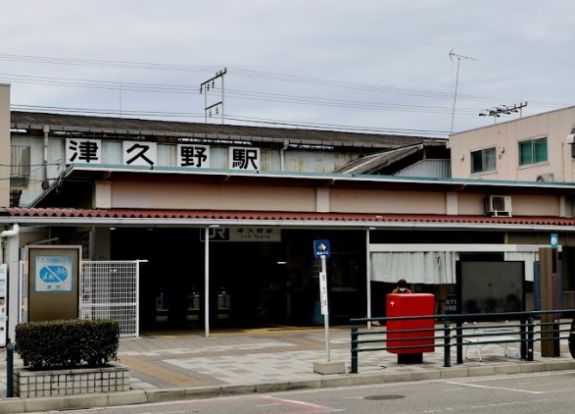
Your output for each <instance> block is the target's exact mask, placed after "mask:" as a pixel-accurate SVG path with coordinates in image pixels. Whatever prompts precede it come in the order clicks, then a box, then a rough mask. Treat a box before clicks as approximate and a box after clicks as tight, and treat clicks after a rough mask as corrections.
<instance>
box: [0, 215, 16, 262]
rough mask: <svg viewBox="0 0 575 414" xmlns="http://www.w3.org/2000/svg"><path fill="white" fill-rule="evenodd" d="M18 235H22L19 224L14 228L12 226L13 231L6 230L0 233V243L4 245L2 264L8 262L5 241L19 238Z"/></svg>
mask: <svg viewBox="0 0 575 414" xmlns="http://www.w3.org/2000/svg"><path fill="white" fill-rule="evenodd" d="M18 234H20V226H19V225H18V224H14V226H12V230H4V231H3V232H2V233H0V243H2V263H4V262H5V261H6V260H5V257H6V240H4V239H6V238H8V237H14V236H17V235H18Z"/></svg>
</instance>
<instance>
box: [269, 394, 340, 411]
mask: <svg viewBox="0 0 575 414" xmlns="http://www.w3.org/2000/svg"><path fill="white" fill-rule="evenodd" d="M261 399H263V400H272V401H277V402H279V403H281V404H283V405H287V406H288V407H303V408H305V409H309V410H326V411H331V408H329V407H326V406H325V405H318V404H312V403H308V402H305V401H298V400H288V399H285V398H277V397H271V396H265V397H262V398H261Z"/></svg>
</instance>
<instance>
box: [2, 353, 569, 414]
mask: <svg viewBox="0 0 575 414" xmlns="http://www.w3.org/2000/svg"><path fill="white" fill-rule="evenodd" d="M564 370H575V360H568V361H538V362H519V363H504V364H492V365H481V366H472V367H451V368H434V369H425V370H422V371H405V372H401V371H399V372H382V373H380V374H342V375H335V376H329V377H326V378H320V379H312V380H301V381H283V382H270V383H261V384H251V385H223V386H206V387H192V388H171V389H160V390H145V391H143V390H142V391H139V390H137V391H126V392H115V393H103V394H83V395H73V396H68V397H61V396H60V397H43V398H26V399H20V398H5V399H2V400H0V414H4V413H26V412H35V411H51V410H69V409H88V408H95V407H110V406H117V405H133V404H144V403H153V402H160V401H178V400H192V399H205V398H214V397H222V396H232V395H247V394H258V393H271V392H282V391H295V390H305V389H322V388H335V387H347V386H354V385H377V384H388V383H395V382H412V381H425V380H434V379H451V378H466V377H478V376H487V375H502V374H505V375H509V374H525V373H535V372H553V371H564Z"/></svg>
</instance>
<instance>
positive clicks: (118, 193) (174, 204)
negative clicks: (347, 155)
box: [96, 181, 316, 211]
mask: <svg viewBox="0 0 575 414" xmlns="http://www.w3.org/2000/svg"><path fill="white" fill-rule="evenodd" d="M111 200H112V202H111V207H112V208H159V209H200V210H202V209H204V210H254V211H258V210H259V211H314V210H315V207H316V192H315V188H313V187H309V188H305V187H293V186H282V185H279V186H269V187H268V186H266V187H264V186H258V185H253V184H248V183H240V184H232V183H217V182H213V181H205V182H170V181H166V182H158V183H156V185H153V183H151V182H144V181H142V182H133V181H120V182H117V181H115V182H114V183H113V184H112V192H111ZM96 204H98V203H96Z"/></svg>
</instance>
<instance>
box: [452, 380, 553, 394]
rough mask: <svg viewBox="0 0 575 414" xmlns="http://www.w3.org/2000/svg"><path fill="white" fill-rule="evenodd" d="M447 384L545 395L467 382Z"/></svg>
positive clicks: (537, 392)
mask: <svg viewBox="0 0 575 414" xmlns="http://www.w3.org/2000/svg"><path fill="white" fill-rule="evenodd" d="M446 384H451V385H458V386H461V387H471V388H486V389H491V390H501V391H512V392H521V393H524V394H545V393H544V392H543V391H529V390H522V389H519V388H507V387H495V386H492V385H480V384H469V383H465V382H452V381H446Z"/></svg>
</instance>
